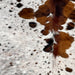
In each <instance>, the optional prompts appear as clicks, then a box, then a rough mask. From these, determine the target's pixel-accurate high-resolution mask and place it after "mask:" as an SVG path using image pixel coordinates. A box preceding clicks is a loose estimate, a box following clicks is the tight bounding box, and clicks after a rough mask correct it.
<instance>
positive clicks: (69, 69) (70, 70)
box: [65, 67, 73, 72]
mask: <svg viewBox="0 0 75 75" xmlns="http://www.w3.org/2000/svg"><path fill="white" fill-rule="evenodd" d="M65 70H66V71H67V72H72V71H73V70H72V69H71V68H69V67H66V68H65Z"/></svg>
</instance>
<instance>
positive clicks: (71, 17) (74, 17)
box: [69, 8, 75, 20]
mask: <svg viewBox="0 0 75 75" xmlns="http://www.w3.org/2000/svg"><path fill="white" fill-rule="evenodd" d="M69 18H70V19H73V20H75V8H74V10H73V11H72V13H71V14H70V15H69Z"/></svg>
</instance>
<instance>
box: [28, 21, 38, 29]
mask: <svg viewBox="0 0 75 75" xmlns="http://www.w3.org/2000/svg"><path fill="white" fill-rule="evenodd" d="M36 25H37V24H36V23H35V22H29V26H30V27H32V28H35V27H36Z"/></svg>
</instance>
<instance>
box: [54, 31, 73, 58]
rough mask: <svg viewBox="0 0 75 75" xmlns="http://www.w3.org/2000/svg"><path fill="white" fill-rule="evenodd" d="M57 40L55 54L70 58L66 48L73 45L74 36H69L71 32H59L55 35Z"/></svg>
mask: <svg viewBox="0 0 75 75" xmlns="http://www.w3.org/2000/svg"><path fill="white" fill-rule="evenodd" d="M63 35H64V36H63ZM55 41H56V42H57V44H54V51H53V54H54V56H55V57H56V56H61V57H64V58H68V57H69V56H68V54H67V53H66V49H68V48H69V47H70V46H71V43H72V42H73V41H74V38H73V37H71V36H69V34H67V33H64V32H59V35H55Z"/></svg>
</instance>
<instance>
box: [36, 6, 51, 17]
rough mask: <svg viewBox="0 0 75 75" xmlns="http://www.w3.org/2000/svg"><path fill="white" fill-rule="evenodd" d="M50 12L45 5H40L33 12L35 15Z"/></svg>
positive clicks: (39, 15)
mask: <svg viewBox="0 0 75 75" xmlns="http://www.w3.org/2000/svg"><path fill="white" fill-rule="evenodd" d="M49 14H50V9H49V7H48V6H47V5H42V6H40V7H39V9H38V10H37V11H36V12H35V17H43V16H48V15H49Z"/></svg>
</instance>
